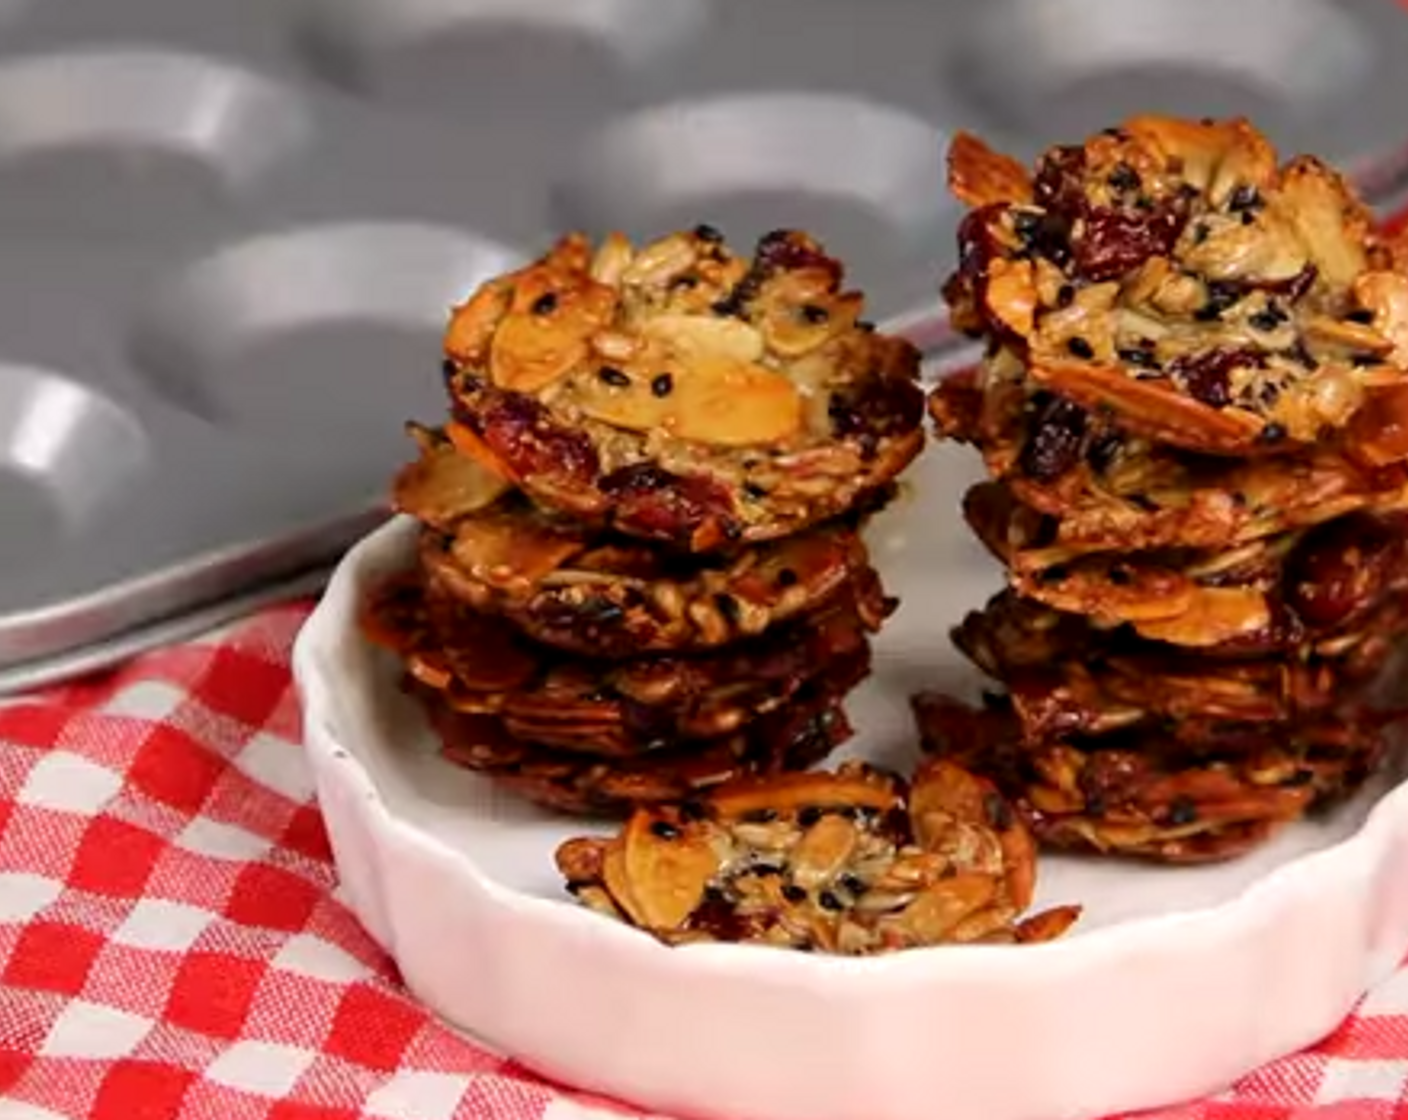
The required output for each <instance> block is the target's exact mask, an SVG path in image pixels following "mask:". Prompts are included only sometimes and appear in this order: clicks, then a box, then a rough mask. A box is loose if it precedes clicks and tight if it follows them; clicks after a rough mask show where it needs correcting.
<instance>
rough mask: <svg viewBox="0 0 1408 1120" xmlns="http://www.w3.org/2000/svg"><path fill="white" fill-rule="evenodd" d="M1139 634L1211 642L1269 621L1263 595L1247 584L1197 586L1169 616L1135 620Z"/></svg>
mask: <svg viewBox="0 0 1408 1120" xmlns="http://www.w3.org/2000/svg"><path fill="white" fill-rule="evenodd" d="M1133 625H1134V628H1135V630H1137V631H1138V632H1139V633H1140V634H1141V635H1143V636H1144V637H1146V638H1150V639H1152V640H1154V641H1157V642H1169V643H1171V644H1173V645H1178V646H1215V645H1221V644H1222V643H1223V642H1230V641H1233V640H1235V639H1237V638H1241V637H1245V636H1247V635H1250V634H1255V633H1257V632H1258V631H1260V630H1264V629H1266V628H1267V627H1268V626H1270V625H1271V610H1270V607H1269V606H1268V605H1267V602H1266V596H1265V595H1264V594H1262V593H1261V592H1260V591H1257V590H1255V589H1253V588H1248V587H1200V588H1198V590H1197V592H1196V594H1194V595H1193V596H1192V598H1191V599H1190V600H1189V603H1188V608H1187V609H1186V610H1185V611H1184V612H1183V613H1182V614H1178V615H1175V616H1173V617H1171V618H1156V619H1155V618H1151V619H1144V620H1135V621H1134V623H1133Z"/></svg>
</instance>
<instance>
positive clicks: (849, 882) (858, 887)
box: [841, 875, 865, 895]
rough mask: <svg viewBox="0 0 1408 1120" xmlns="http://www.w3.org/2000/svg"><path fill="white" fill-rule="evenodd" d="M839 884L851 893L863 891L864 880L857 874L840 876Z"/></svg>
mask: <svg viewBox="0 0 1408 1120" xmlns="http://www.w3.org/2000/svg"><path fill="white" fill-rule="evenodd" d="M841 886H842V887H843V888H844V889H846V890H847V891H849V892H850V893H851V894H853V895H856V894H864V893H865V880H864V879H862V878H861V877H860V876H859V875H843V876H841Z"/></svg>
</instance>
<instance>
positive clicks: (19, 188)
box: [0, 50, 310, 238]
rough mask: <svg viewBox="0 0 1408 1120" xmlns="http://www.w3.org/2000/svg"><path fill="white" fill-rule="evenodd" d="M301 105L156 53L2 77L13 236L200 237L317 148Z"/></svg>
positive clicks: (93, 57)
mask: <svg viewBox="0 0 1408 1120" xmlns="http://www.w3.org/2000/svg"><path fill="white" fill-rule="evenodd" d="M309 128H310V121H309V117H308V113H307V112H306V110H305V107H304V106H303V105H302V103H301V102H300V99H299V98H298V96H297V95H296V94H295V93H293V92H291V91H290V90H287V89H285V88H283V87H281V86H279V85H277V84H275V83H273V82H271V81H269V80H267V79H265V78H263V77H261V76H259V75H258V74H255V73H253V72H251V71H248V70H245V69H243V68H241V67H238V66H231V65H229V64H226V63H223V62H219V61H215V60H213V59H207V58H203V57H200V56H196V55H186V54H179V53H171V52H162V51H149V50H115V51H87V52H72V53H62V54H51V55H45V56H41V57H37V58H29V59H22V60H18V61H12V62H9V63H6V64H3V65H0V225H6V226H10V227H11V228H14V229H22V230H26V231H33V230H34V229H36V228H43V229H49V230H52V231H67V232H72V233H76V234H92V233H95V232H101V233H109V234H121V235H124V236H128V237H142V238H151V237H161V236H163V234H166V233H177V232H181V231H190V230H192V229H193V228H200V226H201V225H202V224H204V223H206V222H209V221H210V220H211V218H212V216H213V215H216V214H219V213H220V212H221V211H222V210H223V209H224V208H225V207H226V206H227V205H228V204H229V203H231V202H234V201H237V200H239V199H240V198H241V197H242V196H244V195H246V194H247V193H248V192H249V191H250V190H251V189H253V188H254V187H255V186H256V185H257V183H258V182H259V180H260V179H261V178H263V177H264V176H265V175H267V174H268V173H269V172H270V171H271V170H272V169H273V168H275V167H276V166H277V165H278V164H279V163H280V162H281V161H283V160H284V159H285V158H287V157H288V156H290V155H292V154H293V153H294V152H296V151H297V149H298V148H299V147H300V145H301V144H302V143H303V142H304V141H305V140H306V139H307V138H308V134H309Z"/></svg>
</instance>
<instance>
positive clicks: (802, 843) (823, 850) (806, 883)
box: [791, 814, 860, 890]
mask: <svg viewBox="0 0 1408 1120" xmlns="http://www.w3.org/2000/svg"><path fill="white" fill-rule="evenodd" d="M859 842H860V834H859V833H858V832H857V831H856V826H855V825H854V824H852V823H851V822H850V821H848V820H847V819H846V818H845V817H842V816H837V815H835V814H829V815H827V816H824V817H822V818H821V820H819V821H817V822H816V824H814V825H812V827H811V828H809V829H807V831H806V832H804V833H803V834H802V838H801V839H800V840H799V841H798V842H797V846H796V847H794V848H793V849H792V856H791V863H792V881H793V882H795V883H796V884H797V885H798V886H799V887H801V888H803V889H804V890H815V889H816V888H817V887H821V886H824V885H825V884H827V883H829V882H831V881H832V880H833V879H835V878H836V876H837V875H838V874H840V872H841V869H842V868H843V867H844V866H845V865H846V861H847V860H849V859H850V858H851V853H853V852H854V851H855V849H856V845H857V844H858V843H859Z"/></svg>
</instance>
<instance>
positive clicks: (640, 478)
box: [445, 227, 924, 551]
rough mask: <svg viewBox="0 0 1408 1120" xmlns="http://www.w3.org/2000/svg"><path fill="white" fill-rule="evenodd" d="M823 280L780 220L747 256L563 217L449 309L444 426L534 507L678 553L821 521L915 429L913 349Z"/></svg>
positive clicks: (807, 244) (891, 464) (874, 487)
mask: <svg viewBox="0 0 1408 1120" xmlns="http://www.w3.org/2000/svg"><path fill="white" fill-rule="evenodd" d="M842 281H843V270H842V266H841V264H840V263H839V262H837V261H836V260H834V259H832V258H831V257H829V256H827V255H826V253H825V252H824V250H823V249H822V247H821V246H820V245H818V244H817V243H816V242H815V241H813V240H812V239H811V238H810V237H808V236H807V235H805V234H803V233H799V232H794V231H778V232H775V233H771V234H768V235H767V236H766V237H764V238H762V240H761V241H759V243H758V245H757V247H756V249H755V251H754V253H753V255H752V257H751V259H750V258H745V257H741V256H738V255H736V254H735V253H734V252H733V251H732V250H731V249H729V248H728V246H727V245H726V244H725V243H724V241H723V239H722V237H721V236H720V235H719V234H718V233H717V232H716V231H714V230H712V229H709V228H707V227H700V228H698V229H695V230H694V231H693V232H689V233H675V234H671V235H669V236H667V237H664V238H662V239H660V240H658V241H655V242H652V243H650V244H648V245H644V246H641V247H639V248H636V247H633V246H632V245H631V244H630V243H629V242H628V241H626V239H625V238H623V237H621V236H619V235H612V236H611V237H608V238H607V239H606V240H605V241H604V242H602V243H601V244H600V245H599V246H596V247H593V246H592V245H591V244H590V243H589V242H588V241H587V239H586V238H585V237H583V236H581V235H578V234H573V235H569V236H567V237H564V238H563V239H562V240H561V241H559V242H558V243H557V244H556V245H555V246H554V247H553V248H552V250H551V251H550V252H548V253H547V254H546V255H545V256H543V257H542V258H541V259H539V260H537V261H535V262H533V263H532V264H530V265H528V266H526V267H525V268H522V269H520V270H519V271H517V272H514V273H511V274H509V275H506V276H502V277H499V278H497V279H495V280H492V281H490V282H489V283H487V284H485V285H483V286H482V287H481V288H479V289H478V290H477V291H476V292H475V293H474V294H473V295H472V296H471V297H470V298H469V299H468V300H467V301H466V302H465V303H464V304H463V305H462V306H461V307H459V308H458V309H457V310H456V311H455V313H454V316H453V318H452V319H451V322H450V325H449V329H448V331H447V333H446V336H445V354H446V384H447V387H448V390H449V393H450V397H451V400H452V411H453V416H454V419H453V421H452V422H451V424H450V425H449V426H448V428H447V434H448V438H449V439H450V440H451V441H453V442H454V444H455V445H456V446H457V447H459V448H460V450H461V451H462V452H463V453H464V454H465V455H467V456H468V457H470V458H472V459H474V460H475V461H476V462H478V463H480V464H481V465H482V466H484V467H485V468H487V469H488V470H489V472H490V473H491V474H493V475H495V476H497V477H499V478H501V479H503V480H504V481H505V482H507V483H510V484H512V485H513V486H516V487H518V488H519V489H521V490H523V491H524V492H525V493H526V494H528V495H529V496H530V497H531V498H532V499H533V501H534V502H536V503H538V504H539V505H541V506H543V507H544V508H546V509H551V510H555V511H557V512H560V513H563V514H566V515H568V516H570V517H572V518H574V519H577V520H580V521H584V522H588V523H591V524H595V525H598V526H609V527H611V528H614V529H615V530H617V531H619V532H621V533H623V534H626V535H628V536H636V537H641V538H645V539H648V540H652V541H657V542H661V543H665V544H668V545H670V546H672V547H675V548H678V549H683V550H686V551H718V550H728V549H732V548H736V547H737V546H738V545H739V544H743V543H752V542H758V541H765V540H773V539H776V538H778V537H783V536H787V535H790V534H793V533H796V532H798V531H800V530H803V529H805V528H807V527H808V526H811V525H815V524H817V523H818V522H822V521H826V520H830V519H833V518H835V517H837V516H840V515H842V514H845V513H846V512H848V511H850V510H851V509H853V508H855V507H856V506H857V505H859V504H863V503H864V502H865V501H866V500H867V498H868V497H869V496H870V495H872V494H874V493H875V492H877V491H879V490H881V489H882V488H883V487H885V486H886V484H887V483H889V482H890V481H891V480H892V479H893V478H894V477H895V476H896V475H898V474H899V473H900V471H902V470H903V469H904V468H905V467H906V466H907V465H908V464H909V462H910V461H911V460H912V459H913V458H914V457H915V456H916V455H917V454H918V453H919V451H920V449H921V447H922V445H923V440H924V434H923V424H922V419H923V412H924V402H923V393H922V391H921V389H920V388H919V385H918V375H919V354H918V352H917V350H916V349H915V348H914V347H913V346H912V345H911V344H910V343H908V342H906V341H904V340H903V339H900V338H895V337H890V336H887V335H885V334H882V333H880V332H877V331H875V330H874V329H873V328H871V327H870V326H869V325H868V324H866V323H864V322H863V321H861V319H860V315H861V311H862V307H863V303H864V300H863V298H862V296H861V295H860V294H858V293H855V292H849V291H846V290H845V289H844V287H843V284H842Z"/></svg>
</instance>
